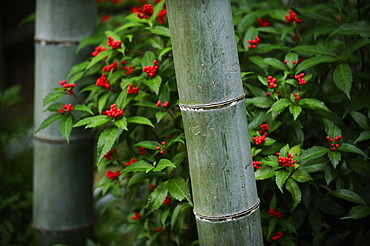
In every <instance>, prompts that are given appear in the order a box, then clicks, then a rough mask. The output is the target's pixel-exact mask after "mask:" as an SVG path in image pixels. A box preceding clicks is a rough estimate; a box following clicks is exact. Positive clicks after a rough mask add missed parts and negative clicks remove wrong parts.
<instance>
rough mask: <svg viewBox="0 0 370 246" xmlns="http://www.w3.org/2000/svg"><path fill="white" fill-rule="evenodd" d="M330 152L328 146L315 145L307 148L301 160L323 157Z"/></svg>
mask: <svg viewBox="0 0 370 246" xmlns="http://www.w3.org/2000/svg"><path fill="white" fill-rule="evenodd" d="M328 152H329V149H328V148H325V147H321V146H313V147H311V148H309V149H308V150H306V151H305V152H304V153H303V155H302V156H301V158H300V160H299V161H300V162H307V161H309V160H312V159H315V158H318V157H321V156H323V155H325V154H326V153H328Z"/></svg>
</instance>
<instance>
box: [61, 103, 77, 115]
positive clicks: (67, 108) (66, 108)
mask: <svg viewBox="0 0 370 246" xmlns="http://www.w3.org/2000/svg"><path fill="white" fill-rule="evenodd" d="M74 109H75V108H74V107H73V106H72V104H65V105H63V106H62V108H60V109H58V111H59V113H61V114H64V113H65V112H69V111H72V110H74Z"/></svg>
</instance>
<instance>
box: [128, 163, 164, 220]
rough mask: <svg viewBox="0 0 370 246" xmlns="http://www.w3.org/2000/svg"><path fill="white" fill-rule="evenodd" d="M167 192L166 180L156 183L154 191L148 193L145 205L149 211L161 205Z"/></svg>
mask: <svg viewBox="0 0 370 246" xmlns="http://www.w3.org/2000/svg"><path fill="white" fill-rule="evenodd" d="M133 164H135V163H133ZM131 165H132V164H131ZM167 193H168V181H165V182H163V183H162V184H160V185H158V186H157V187H156V188H155V189H154V191H152V193H150V195H149V198H148V203H147V205H146V207H147V208H148V210H149V213H151V212H153V211H154V210H156V209H158V208H159V207H160V206H161V205H162V203H163V201H164V200H165V199H166V196H167Z"/></svg>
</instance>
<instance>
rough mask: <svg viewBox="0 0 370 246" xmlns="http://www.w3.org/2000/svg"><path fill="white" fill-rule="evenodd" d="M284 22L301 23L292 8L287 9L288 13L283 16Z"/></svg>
mask: <svg viewBox="0 0 370 246" xmlns="http://www.w3.org/2000/svg"><path fill="white" fill-rule="evenodd" d="M285 19H286V22H287V23H291V22H292V21H294V22H295V23H297V24H301V19H300V18H297V14H296V13H294V11H293V10H289V15H286V16H285Z"/></svg>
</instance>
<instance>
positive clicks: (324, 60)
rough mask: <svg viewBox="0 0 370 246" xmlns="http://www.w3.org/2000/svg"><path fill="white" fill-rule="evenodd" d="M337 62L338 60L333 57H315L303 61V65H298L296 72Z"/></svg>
mask: <svg viewBox="0 0 370 246" xmlns="http://www.w3.org/2000/svg"><path fill="white" fill-rule="evenodd" d="M335 61H337V59H336V58H333V57H331V56H315V57H311V58H308V59H305V60H303V61H302V62H301V63H299V64H298V65H297V68H296V72H297V73H299V72H301V71H303V70H306V69H307V68H310V67H313V66H315V65H317V64H320V63H330V62H335Z"/></svg>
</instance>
